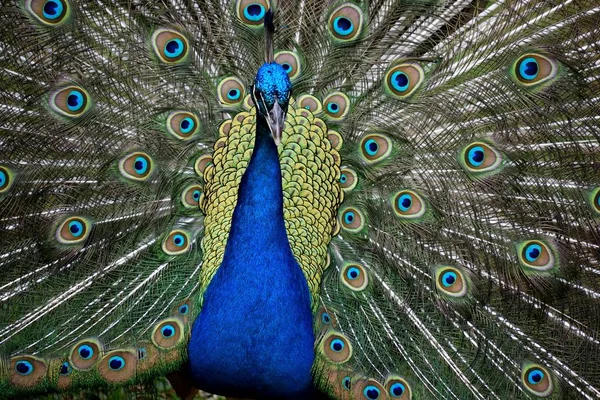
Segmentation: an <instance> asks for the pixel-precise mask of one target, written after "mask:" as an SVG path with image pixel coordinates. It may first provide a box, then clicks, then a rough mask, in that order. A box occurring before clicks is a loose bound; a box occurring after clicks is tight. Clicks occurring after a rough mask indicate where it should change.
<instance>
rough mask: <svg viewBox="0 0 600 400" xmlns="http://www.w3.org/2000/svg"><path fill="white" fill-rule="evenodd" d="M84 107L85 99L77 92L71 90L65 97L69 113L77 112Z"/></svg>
mask: <svg viewBox="0 0 600 400" xmlns="http://www.w3.org/2000/svg"><path fill="white" fill-rule="evenodd" d="M84 106H85V98H84V96H83V93H82V92H81V91H79V90H76V89H73V90H71V91H70V92H69V95H68V96H67V108H68V109H69V110H70V111H73V112H77V111H79V110H81V109H82V108H83V107H84Z"/></svg>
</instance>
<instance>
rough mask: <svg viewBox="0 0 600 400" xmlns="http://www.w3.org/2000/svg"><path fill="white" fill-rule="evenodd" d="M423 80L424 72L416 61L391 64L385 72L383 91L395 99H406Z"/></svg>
mask: <svg viewBox="0 0 600 400" xmlns="http://www.w3.org/2000/svg"><path fill="white" fill-rule="evenodd" d="M424 80H425V72H424V71H423V68H422V67H421V65H419V64H418V63H416V62H403V63H401V64H398V65H393V66H392V67H391V68H389V69H388V71H387V72H386V73H385V77H384V81H383V89H384V92H385V93H387V94H388V95H390V96H391V97H394V98H396V99H407V98H409V97H410V96H411V95H413V94H414V93H415V92H416V90H417V89H419V87H421V85H422V84H423V81H424Z"/></svg>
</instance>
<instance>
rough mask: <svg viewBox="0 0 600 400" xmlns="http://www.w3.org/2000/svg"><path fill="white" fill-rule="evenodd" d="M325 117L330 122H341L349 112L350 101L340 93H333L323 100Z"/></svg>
mask: <svg viewBox="0 0 600 400" xmlns="http://www.w3.org/2000/svg"><path fill="white" fill-rule="evenodd" d="M323 107H325V115H326V116H327V117H328V118H329V119H330V120H332V121H341V120H343V119H344V118H345V117H346V115H348V112H349V111H350V99H348V96H346V95H345V94H343V93H341V92H333V93H331V94H329V95H327V97H325V99H324V100H323Z"/></svg>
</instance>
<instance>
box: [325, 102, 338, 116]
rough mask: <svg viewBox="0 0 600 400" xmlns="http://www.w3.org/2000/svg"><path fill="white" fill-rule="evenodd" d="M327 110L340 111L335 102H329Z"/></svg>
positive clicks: (331, 111)
mask: <svg viewBox="0 0 600 400" xmlns="http://www.w3.org/2000/svg"><path fill="white" fill-rule="evenodd" d="M327 111H329V112H330V113H334V114H335V113H337V112H338V111H340V106H338V105H337V103H333V102H331V103H329V104H327Z"/></svg>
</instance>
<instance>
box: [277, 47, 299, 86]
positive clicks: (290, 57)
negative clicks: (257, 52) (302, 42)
mask: <svg viewBox="0 0 600 400" xmlns="http://www.w3.org/2000/svg"><path fill="white" fill-rule="evenodd" d="M275 62H276V63H277V64H279V65H281V66H282V67H283V69H284V71H285V72H286V73H287V74H288V77H289V78H290V81H294V79H296V78H297V77H298V76H300V72H301V71H302V69H301V64H300V57H298V54H296V53H294V52H292V51H280V52H277V53H275Z"/></svg>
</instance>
